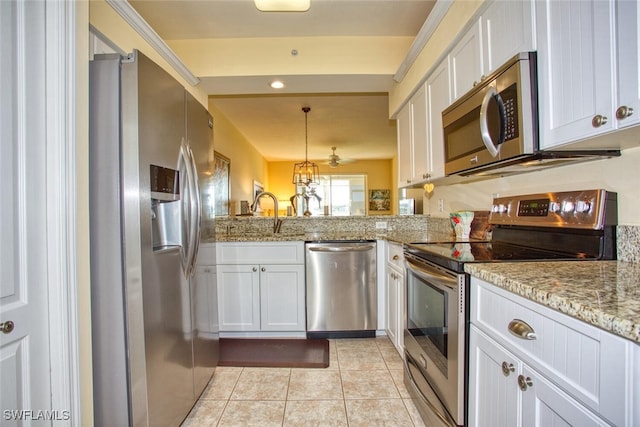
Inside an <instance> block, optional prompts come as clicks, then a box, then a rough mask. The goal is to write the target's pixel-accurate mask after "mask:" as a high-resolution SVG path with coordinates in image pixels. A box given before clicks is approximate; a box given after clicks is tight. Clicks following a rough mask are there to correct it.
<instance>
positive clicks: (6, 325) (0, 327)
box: [0, 320, 16, 334]
mask: <svg viewBox="0 0 640 427" xmlns="http://www.w3.org/2000/svg"><path fill="white" fill-rule="evenodd" d="M15 327H16V324H15V323H13V322H12V321H11V320H7V321H6V322H1V323H0V331H2V333H3V334H10V333H11V332H13V329H14V328H15Z"/></svg>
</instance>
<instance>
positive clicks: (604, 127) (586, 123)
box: [536, 0, 640, 149]
mask: <svg viewBox="0 0 640 427" xmlns="http://www.w3.org/2000/svg"><path fill="white" fill-rule="evenodd" d="M536 15H537V23H538V26H537V37H538V50H539V53H538V85H539V96H538V98H539V102H540V118H539V119H540V147H541V148H543V149H549V148H556V147H560V146H563V145H567V144H569V143H572V142H576V141H584V140H587V139H589V138H591V137H594V136H599V135H602V134H605V133H608V132H610V131H612V130H616V129H620V128H623V127H627V126H630V125H634V124H637V123H638V121H639V118H638V114H639V113H640V112H639V111H638V107H639V104H640V101H639V100H640V94H639V90H638V88H639V85H638V81H639V77H638V22H639V21H638V4H637V2H636V1H632V0H620V1H614V0H609V1H580V2H558V1H553V0H546V1H540V2H538V3H537V7H536ZM630 109H631V110H630ZM632 110H633V111H632ZM629 113H631V114H630V115H629ZM594 144H595V145H594ZM618 144H619V142H614V143H613V144H612V145H611V144H610V143H609V142H608V141H607V142H598V141H596V142H593V141H590V142H585V143H583V144H581V145H582V146H584V147H585V148H618ZM573 147H576V145H573Z"/></svg>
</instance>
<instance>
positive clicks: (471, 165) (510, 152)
mask: <svg viewBox="0 0 640 427" xmlns="http://www.w3.org/2000/svg"><path fill="white" fill-rule="evenodd" d="M537 99H538V94H537V72H536V54H535V52H525V53H520V54H518V55H516V56H515V57H513V58H512V59H511V60H510V61H508V62H507V63H506V64H504V65H503V66H502V67H500V68H499V69H497V70H496V71H495V72H494V73H492V74H491V75H490V76H488V77H487V78H486V79H484V80H482V81H481V83H479V84H477V85H476V86H474V87H473V89H471V90H470V91H469V92H468V93H466V94H465V95H463V96H462V97H461V98H460V99H459V100H457V101H456V102H455V103H454V104H452V105H451V106H450V107H448V108H447V109H445V110H444V111H443V112H442V124H443V128H444V148H445V173H446V175H453V174H459V175H475V174H483V175H492V174H498V175H504V174H508V173H517V172H522V171H527V170H533V169H539V168H544V167H549V166H557V165H559V164H561V163H566V162H571V161H577V160H578V161H584V160H590V159H596V158H602V157H603V156H604V157H612V156H619V155H620V152H619V151H618V150H599V151H598V150H586V151H564V150H563V151H541V150H539V143H538V101H537Z"/></svg>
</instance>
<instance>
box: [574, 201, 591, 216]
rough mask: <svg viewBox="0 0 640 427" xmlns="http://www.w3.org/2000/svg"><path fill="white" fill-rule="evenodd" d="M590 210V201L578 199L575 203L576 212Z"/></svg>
mask: <svg viewBox="0 0 640 427" xmlns="http://www.w3.org/2000/svg"><path fill="white" fill-rule="evenodd" d="M589 210H591V203H590V202H586V201H582V200H581V201H579V202H578V203H576V212H580V213H586V212H589Z"/></svg>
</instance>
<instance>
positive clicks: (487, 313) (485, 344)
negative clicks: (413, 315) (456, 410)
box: [469, 277, 640, 426]
mask: <svg viewBox="0 0 640 427" xmlns="http://www.w3.org/2000/svg"><path fill="white" fill-rule="evenodd" d="M470 301H471V327H470V337H469V424H470V425H471V426H484V425H554V422H553V420H564V424H562V425H574V426H583V425H609V424H614V425H635V424H634V422H635V423H638V421H639V420H638V419H637V416H638V415H637V413H636V414H634V407H633V404H632V403H631V402H634V401H635V400H637V399H638V397H639V396H638V394H639V390H640V387H638V385H636V382H635V381H629V378H634V377H636V378H637V376H638V375H639V372H638V367H636V366H635V365H634V364H635V362H634V360H637V358H638V357H639V355H640V353H639V349H640V346H638V345H637V344H635V343H632V342H631V341H628V340H625V339H623V338H620V337H618V336H615V335H613V334H610V333H608V332H605V331H602V330H600V329H598V328H595V327H593V326H590V325H588V324H586V323H584V322H580V321H578V320H576V319H573V318H571V317H569V316H566V315H563V314H561V313H559V312H557V311H554V310H551V309H549V308H547V307H544V306H542V305H540V304H536V303H534V302H532V301H529V300H527V299H525V298H522V297H519V296H517V295H515V294H512V293H510V292H507V291H505V290H503V289H500V288H498V287H496V286H493V285H491V284H489V283H487V282H484V281H482V280H479V279H477V278H473V277H472V278H471V295H470ZM510 324H511V325H512V326H510ZM512 331H515V332H518V331H520V335H517V334H516V333H514V332H512ZM529 332H530V333H532V334H534V335H529V336H528V337H527V336H526V334H527V333H529ZM526 338H528V339H526Z"/></svg>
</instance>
